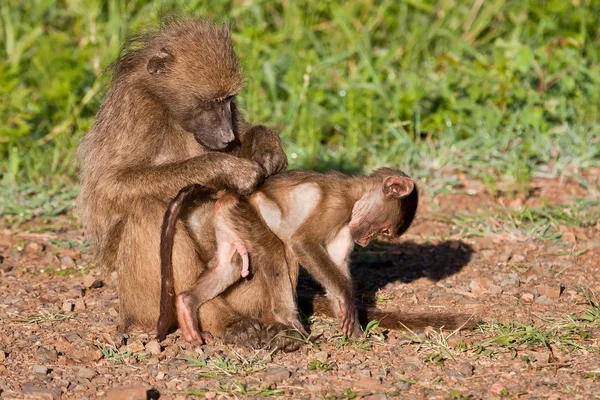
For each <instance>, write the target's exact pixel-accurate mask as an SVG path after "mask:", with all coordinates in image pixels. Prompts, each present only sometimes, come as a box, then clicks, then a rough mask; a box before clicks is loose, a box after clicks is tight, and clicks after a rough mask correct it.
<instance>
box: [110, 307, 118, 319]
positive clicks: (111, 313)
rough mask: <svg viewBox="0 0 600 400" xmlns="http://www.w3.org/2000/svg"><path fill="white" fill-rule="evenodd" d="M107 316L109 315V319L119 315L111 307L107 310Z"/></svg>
mask: <svg viewBox="0 0 600 400" xmlns="http://www.w3.org/2000/svg"><path fill="white" fill-rule="evenodd" d="M108 315H110V316H111V317H116V316H118V315H119V312H118V311H117V310H115V309H114V308H113V307H111V308H109V309H108Z"/></svg>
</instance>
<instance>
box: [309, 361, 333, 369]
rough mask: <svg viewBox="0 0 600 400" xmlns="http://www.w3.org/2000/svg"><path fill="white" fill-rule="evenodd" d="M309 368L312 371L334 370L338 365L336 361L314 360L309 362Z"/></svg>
mask: <svg viewBox="0 0 600 400" xmlns="http://www.w3.org/2000/svg"><path fill="white" fill-rule="evenodd" d="M308 369H309V370H311V371H333V370H335V369H337V365H335V363H330V362H323V361H320V360H314V361H311V362H309V363H308Z"/></svg>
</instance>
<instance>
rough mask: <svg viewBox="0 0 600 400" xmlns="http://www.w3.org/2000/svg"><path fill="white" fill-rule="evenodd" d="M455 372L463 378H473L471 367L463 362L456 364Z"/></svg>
mask: <svg viewBox="0 0 600 400" xmlns="http://www.w3.org/2000/svg"><path fill="white" fill-rule="evenodd" d="M456 370H457V371H458V372H459V373H460V374H461V375H462V376H464V377H465V378H468V377H470V376H473V366H472V365H471V364H469V363H468V362H465V361H463V362H460V363H458V365H457V366H456Z"/></svg>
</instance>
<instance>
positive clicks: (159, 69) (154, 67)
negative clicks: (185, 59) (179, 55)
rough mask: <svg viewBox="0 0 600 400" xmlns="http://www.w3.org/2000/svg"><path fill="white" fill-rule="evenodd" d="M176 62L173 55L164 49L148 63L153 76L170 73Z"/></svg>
mask: <svg viewBox="0 0 600 400" xmlns="http://www.w3.org/2000/svg"><path fill="white" fill-rule="evenodd" d="M174 60H175V58H174V57H173V55H172V54H171V53H169V51H168V50H167V49H165V48H164V47H163V48H161V49H160V50H159V51H158V53H156V54H155V55H154V56H152V58H151V59H150V60H149V61H148V65H147V67H148V72H150V74H152V75H164V74H166V73H167V72H169V70H170V69H171V65H172V64H173V61H174Z"/></svg>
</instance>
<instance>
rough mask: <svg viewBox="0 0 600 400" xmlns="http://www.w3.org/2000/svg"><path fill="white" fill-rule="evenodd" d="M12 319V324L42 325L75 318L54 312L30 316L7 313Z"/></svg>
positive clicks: (68, 314)
mask: <svg viewBox="0 0 600 400" xmlns="http://www.w3.org/2000/svg"><path fill="white" fill-rule="evenodd" d="M8 315H9V316H11V317H12V318H13V321H14V322H18V323H21V324H43V323H53V322H64V321H69V320H70V319H73V318H75V315H74V314H72V313H63V312H60V311H55V310H39V311H38V312H36V313H34V314H30V315H26V316H23V315H20V314H18V313H8Z"/></svg>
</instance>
